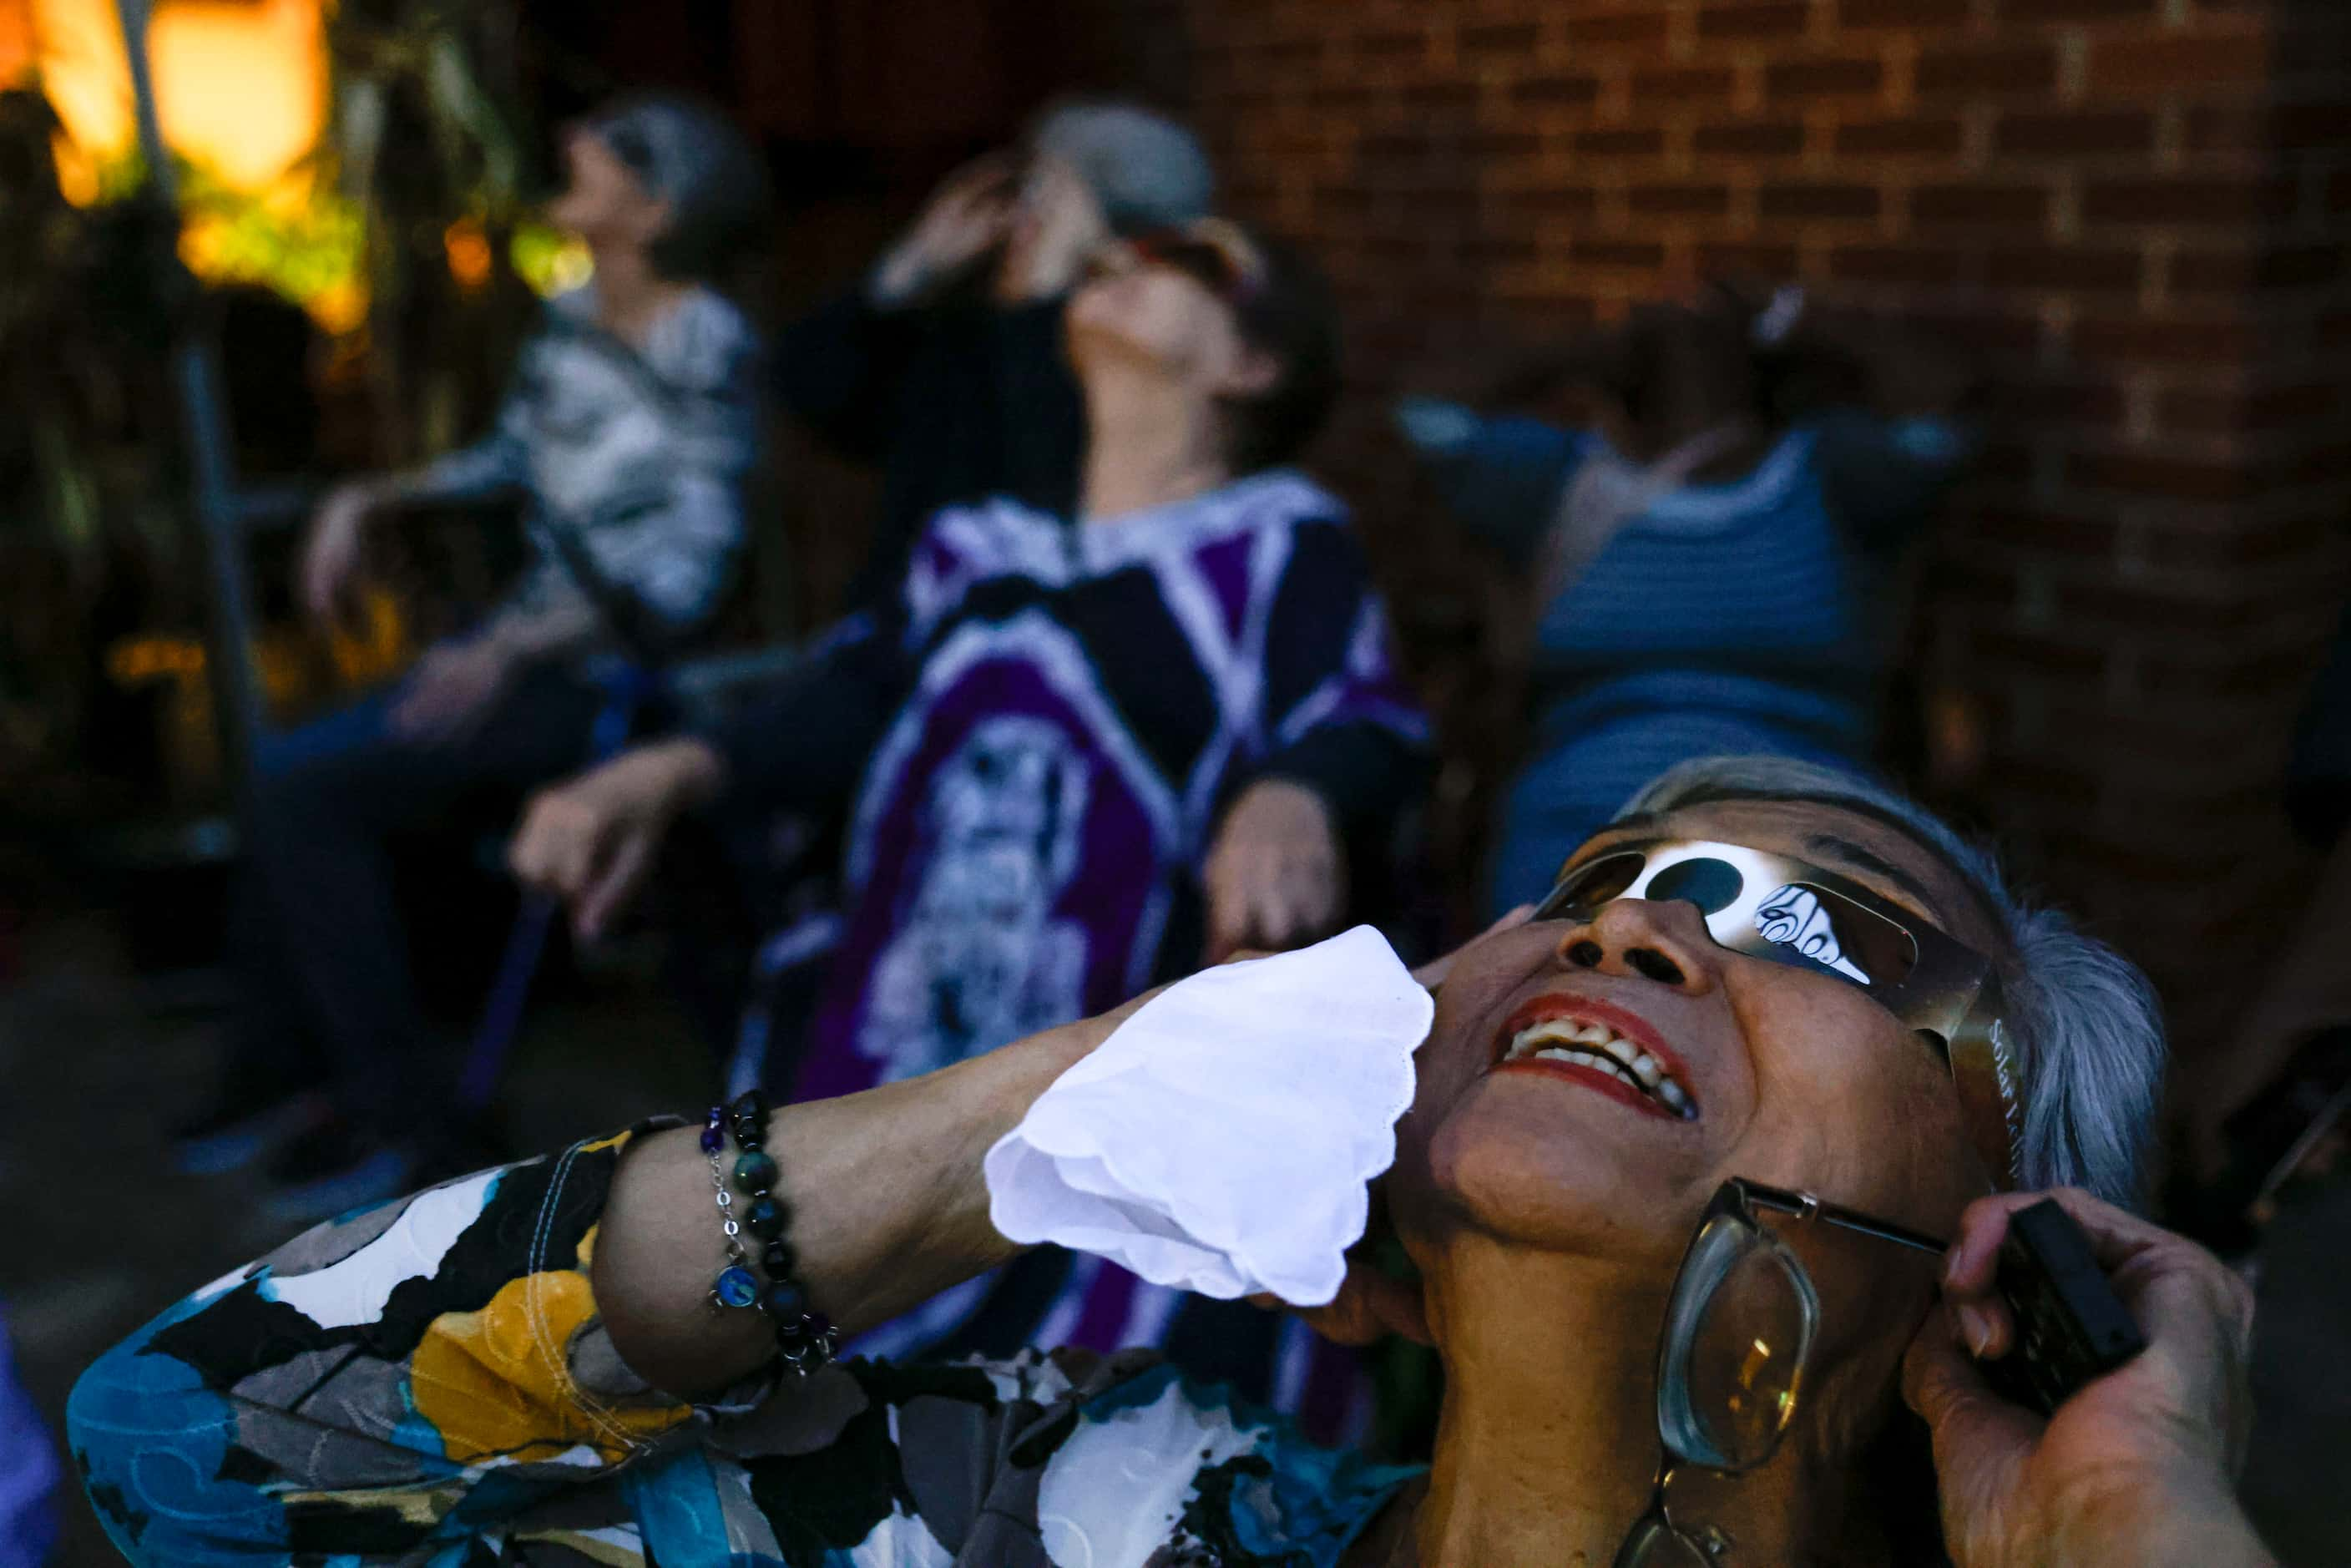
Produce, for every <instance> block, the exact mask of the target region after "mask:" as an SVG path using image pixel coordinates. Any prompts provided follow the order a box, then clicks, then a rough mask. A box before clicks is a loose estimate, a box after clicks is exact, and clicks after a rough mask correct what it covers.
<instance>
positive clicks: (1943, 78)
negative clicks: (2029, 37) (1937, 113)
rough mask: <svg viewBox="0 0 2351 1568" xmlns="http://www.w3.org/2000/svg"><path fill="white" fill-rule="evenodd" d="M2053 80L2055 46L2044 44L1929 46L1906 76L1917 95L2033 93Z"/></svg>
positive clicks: (2052, 84) (2027, 95) (2034, 95)
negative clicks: (1912, 73)
mask: <svg viewBox="0 0 2351 1568" xmlns="http://www.w3.org/2000/svg"><path fill="white" fill-rule="evenodd" d="M2056 86H2057V51H2056V48H2055V47H2053V46H2052V45H2048V44H2023V45H2017V44H2003V45H1996V46H1994V47H1989V48H1959V47H1950V48H1944V47H1936V48H1929V49H1928V50H1926V51H1924V52H1923V53H1921V54H1920V55H1919V57H1918V63H1917V68H1916V71H1915V74H1914V76H1913V78H1912V87H1913V89H1915V90H1916V91H1917V95H1918V96H1919V97H1920V98H1922V99H1939V98H1992V97H2001V96H2005V97H2011V98H2039V97H2042V96H2043V95H2045V94H2047V93H2050V92H2053V91H2054V90H2055V89H2056Z"/></svg>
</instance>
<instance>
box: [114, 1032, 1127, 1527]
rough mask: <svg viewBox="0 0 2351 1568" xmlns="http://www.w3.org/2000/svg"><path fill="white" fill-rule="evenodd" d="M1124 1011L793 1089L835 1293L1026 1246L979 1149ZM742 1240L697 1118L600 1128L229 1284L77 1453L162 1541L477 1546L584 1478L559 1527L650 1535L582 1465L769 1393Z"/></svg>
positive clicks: (806, 1190) (820, 1248)
mask: <svg viewBox="0 0 2351 1568" xmlns="http://www.w3.org/2000/svg"><path fill="white" fill-rule="evenodd" d="M1115 1021H1116V1019H1097V1020H1091V1021H1089V1022H1085V1023H1080V1024H1076V1025H1071V1026H1068V1027H1066V1028H1063V1029H1060V1030H1053V1031H1050V1033H1047V1034H1044V1035H1040V1036H1036V1037H1033V1038H1031V1039H1030V1040H1025V1041H1022V1042H1019V1043H1018V1044H1015V1045H1012V1046H1009V1047H1007V1048H1006V1049H1004V1050H1002V1051H997V1052H994V1053H992V1054H991V1055H988V1056H987V1057H983V1058H981V1059H979V1060H977V1061H971V1062H968V1063H966V1064H964V1065H963V1066H959V1067H956V1068H952V1069H950V1070H948V1071H945V1072H941V1073H938V1074H935V1075H934V1076H932V1077H929V1078H925V1079H919V1080H914V1081H912V1082H904V1083H898V1084H893V1085H891V1086H890V1087H888V1088H884V1089H879V1090H875V1091H873V1092H870V1093H866V1094H860V1095H855V1096H852V1097H850V1098H847V1099H843V1100H836V1101H831V1102H825V1103H816V1104H810V1105H801V1106H795V1107H792V1108H790V1109H788V1110H785V1111H781V1112H778V1113H775V1115H774V1116H773V1118H772V1120H771V1123H770V1128H769V1135H768V1145H767V1146H768V1152H769V1153H770V1154H771V1155H773V1156H774V1157H775V1159H776V1160H777V1162H778V1165H779V1166H780V1167H781V1176H780V1178H779V1179H778V1181H777V1182H776V1184H775V1186H776V1189H777V1191H778V1193H779V1194H780V1195H781V1196H783V1197H785V1198H786V1199H787V1200H788V1201H789V1205H790V1207H791V1210H792V1214H793V1218H792V1222H791V1226H790V1228H789V1232H788V1235H789V1239H790V1240H791V1242H792V1245H793V1246H794V1247H795V1248H796V1249H798V1251H799V1258H800V1260H801V1261H800V1265H799V1276H800V1279H801V1281H802V1282H803V1283H804V1284H805V1285H806V1286H807V1287H808V1289H809V1291H810V1296H811V1298H812V1300H813V1301H814V1302H815V1304H816V1306H817V1307H818V1308H819V1309H820V1310H822V1311H824V1312H829V1313H830V1314H831V1316H832V1317H833V1318H834V1319H835V1320H836V1321H837V1322H841V1324H843V1325H844V1326H846V1327H849V1328H852V1329H854V1328H856V1327H858V1326H860V1325H863V1324H868V1323H872V1322H876V1321H879V1320H881V1319H883V1318H887V1317H890V1316H892V1315H893V1314H895V1313H896V1312H900V1311H902V1310H904V1308H906V1307H908V1306H911V1305H913V1304H914V1303H915V1302H916V1301H919V1300H921V1299H922V1298H923V1297H924V1296H925V1294H926V1293H928V1292H931V1291H936V1290H939V1289H941V1288H944V1287H945V1286H947V1285H949V1284H953V1283H955V1282H956V1281H960V1280H962V1279H964V1278H966V1277H967V1276H968V1275H970V1274H971V1273H973V1272H975V1271H977V1270H982V1269H985V1268H987V1267H989V1266H991V1265H993V1264H995V1263H998V1262H999V1261H1001V1260H1004V1259H1005V1258H1007V1257H1008V1256H1009V1255H1010V1254H1011V1252H1012V1251H1013V1250H1014V1249H1013V1248H1012V1246H1011V1245H1010V1244H1009V1243H1008V1242H1006V1241H1004V1240H1003V1239H1001V1238H1000V1237H998V1235H997V1234H996V1233H995V1231H994V1230H993V1229H992V1228H990V1226H989V1224H988V1221H987V1194H986V1188H985V1183H984V1180H983V1177H982V1175H981V1165H980V1162H981V1158H982V1156H983V1155H985V1154H986V1152H987V1148H988V1147H989V1145H991V1144H992V1143H994V1142H995V1140H996V1139H997V1138H998V1136H1000V1135H1001V1134H1003V1133H1004V1132H1005V1131H1007V1130H1008V1129H1009V1128H1010V1127H1011V1126H1013V1125H1014V1124H1015V1123H1016V1122H1017V1121H1018V1119H1019V1117H1020V1115H1021V1114H1022V1113H1024V1112H1025V1111H1026V1109H1027V1107H1028V1105H1029V1103H1030V1102H1031V1101H1032V1100H1034V1099H1035V1098H1036V1096H1037V1095H1038V1094H1039V1093H1040V1092H1043V1090H1044V1089H1045V1088H1046V1087H1047V1086H1048V1085H1049V1084H1050V1083H1051V1082H1053V1080H1054V1079H1055V1078H1056V1077H1057V1076H1058V1075H1059V1074H1060V1073H1061V1071H1062V1070H1063V1069H1064V1068H1066V1067H1067V1066H1068V1065H1069V1064H1070V1063H1071V1062H1073V1061H1076V1060H1077V1059H1078V1058H1079V1057H1081V1056H1082V1055H1083V1054H1084V1053H1085V1052H1086V1051H1089V1050H1091V1049H1092V1047H1093V1046H1094V1045H1095V1044H1096V1043H1098V1042H1099V1041H1100V1040H1102V1039H1103V1038H1105V1037H1106V1036H1107V1034H1108V1032H1109V1030H1110V1029H1111V1028H1113V1027H1114V1024H1115ZM723 1261H724V1249H723V1240H722V1237H721V1233H720V1229H719V1223H718V1215H717V1209H716V1206H715V1205H714V1203H713V1201H712V1186H711V1181H710V1171H709V1165H708V1162H707V1161H706V1160H705V1158H704V1157H703V1156H702V1155H701V1154H700V1152H699V1150H698V1148H697V1147H696V1146H695V1137H694V1134H693V1133H692V1131H691V1130H690V1129H689V1130H686V1131H684V1132H671V1131H659V1130H652V1129H641V1130H640V1131H638V1132H636V1133H633V1134H622V1135H620V1136H617V1137H611V1138H600V1139H591V1140H589V1141H588V1142H585V1143H582V1144H580V1145H575V1146H573V1147H572V1148H570V1149H568V1150H566V1151H564V1152H563V1153H562V1154H561V1155H555V1156H552V1157H549V1158H546V1159H540V1160H534V1161H530V1162H528V1163H527V1164H524V1165H519V1166H509V1167H507V1168H505V1169H503V1170H496V1171H485V1172H482V1173H480V1174H479V1175H477V1176H470V1177H466V1178H465V1179H464V1180H461V1181H456V1182H452V1183H449V1184H446V1185H444V1186H440V1187H436V1188H433V1189H431V1190H429V1191H427V1192H423V1193H420V1194H417V1195H415V1196H414V1197H410V1198H406V1199H402V1200H399V1201H397V1202H395V1203H392V1204H389V1205H385V1206H383V1207H381V1208H377V1209H374V1210H370V1211H365V1212H362V1213H360V1214H357V1215H352V1216H349V1217H346V1218H343V1219H340V1220H338V1221H334V1222H331V1223H329V1224H327V1225H324V1226H321V1227H319V1228H317V1229H315V1230H312V1231H310V1232H308V1234H306V1235H304V1236H301V1237H298V1238H297V1239H294V1240H293V1241H290V1242H288V1243H287V1245H285V1246H284V1247H281V1248H279V1249H277V1251H276V1252H273V1253H271V1254H270V1255H269V1256H268V1257H267V1258H265V1259H263V1260H260V1261H259V1262H256V1263H255V1264H252V1265H250V1266H248V1267H246V1268H245V1269H241V1270H236V1271H235V1272H234V1273H232V1274H230V1275H228V1276H226V1277H225V1278H223V1279H222V1280H219V1281H215V1282H214V1283H213V1284H211V1285H209V1286H206V1287H205V1288H204V1290H202V1291H198V1292H197V1293H196V1294H194V1295H193V1296H191V1297H190V1298H188V1299H187V1300H186V1301H183V1302H181V1303H179V1304H178V1305H176V1306H174V1307H172V1308H171V1309H170V1310H168V1311H166V1312H164V1313H163V1314H162V1315H161V1316H160V1317H158V1318H157V1319H156V1320H155V1321H154V1322H152V1323H150V1324H148V1325H147V1326H146V1327H145V1328H143V1329H141V1331H140V1332H139V1333H136V1334H134V1335H132V1336H131V1338H130V1339H129V1340H127V1341H125V1342H124V1343H122V1344H120V1345H118V1346H117V1347H116V1348H115V1349H113V1350H112V1351H110V1352H109V1353H108V1354H106V1355H104V1356H102V1357H101V1358H99V1361H98V1363H97V1364H95V1365H93V1366H92V1367H91V1368H90V1369H89V1372H88V1373H86V1374H85V1375H83V1377H82V1379H81V1381H80V1382H79V1384H78V1385H77V1386H76V1388H75V1390H74V1395H73V1398H72V1401H71V1404H70V1406H69V1408H68V1428H69V1433H70V1437H71V1443H72V1448H73V1452H74V1454H75V1456H76V1458H77V1459H78V1461H79V1463H80V1465H81V1467H82V1470H83V1474H84V1476H85V1479H86V1481H87V1484H88V1486H89V1493H90V1500H91V1502H92V1504H93V1506H94V1507H95V1508H96V1509H97V1511H98V1513H99V1518H100V1519H101V1520H102V1521H104V1523H105V1525H106V1527H107V1530H108V1531H109V1533H110V1535H111V1536H112V1538H113V1540H114V1542H115V1544H116V1545H117V1546H118V1547H119V1548H120V1550H121V1551H122V1552H123V1553H124V1555H125V1556H126V1557H128V1558H129V1559H130V1560H131V1562H133V1563H139V1564H142V1565H143V1564H158V1565H162V1564H169V1565H171V1568H181V1565H183V1564H187V1563H219V1564H232V1563H254V1564H259V1563H286V1562H287V1561H289V1560H299V1561H313V1560H317V1561H327V1560H335V1561H352V1562H358V1561H360V1560H361V1559H362V1558H364V1560H365V1561H368V1562H389V1561H392V1560H393V1559H394V1558H395V1557H397V1558H398V1559H399V1560H400V1561H403V1562H405V1561H416V1562H423V1561H425V1560H427V1559H428V1558H429V1559H430V1560H432V1561H434V1562H440V1561H449V1562H455V1561H459V1560H460V1559H461V1558H463V1559H464V1560H465V1561H472V1560H473V1559H472V1558H466V1557H464V1552H465V1550H466V1543H468V1542H472V1543H475V1550H476V1551H478V1547H479V1543H481V1542H486V1541H494V1540H501V1539H504V1538H505V1536H506V1532H507V1527H508V1524H509V1522H510V1521H517V1520H518V1519H519V1518H520V1516H523V1515H525V1514H528V1513H532V1512H534V1511H538V1510H540V1509H542V1507H543V1506H544V1505H548V1504H549V1503H550V1502H551V1501H552V1500H554V1499H555V1498H556V1497H557V1496H558V1494H562V1493H573V1494H578V1500H576V1501H575V1502H572V1503H569V1504H559V1505H557V1506H558V1509H559V1511H561V1512H562V1513H563V1520H562V1525H561V1527H562V1528H565V1529H575V1530H581V1531H586V1530H591V1529H594V1528H597V1527H599V1526H604V1527H609V1528H610V1529H611V1530H612V1531H619V1532H626V1531H630V1530H632V1525H631V1524H630V1522H629V1518H628V1514H627V1512H626V1507H627V1503H628V1500H627V1499H626V1497H625V1496H623V1495H622V1494H620V1493H618V1492H616V1491H613V1490H610V1489H607V1490H601V1491H598V1492H596V1493H594V1494H592V1496H591V1495H586V1494H582V1493H581V1489H584V1488H588V1487H592V1486H594V1485H595V1484H596V1483H598V1482H601V1481H604V1480H607V1479H611V1475H612V1473H613V1472H614V1471H615V1470H616V1469H620V1468H622V1467H624V1466H632V1465H634V1464H636V1463H637V1462H639V1461H641V1460H643V1459H646V1458H650V1457H652V1456H653V1455H654V1454H655V1453H656V1452H666V1451H667V1450H668V1448H670V1446H671V1445H672V1444H673V1443H675V1442H678V1441H682V1440H684V1437H685V1435H687V1434H689V1433H691V1432H692V1431H693V1430H695V1423H694V1422H693V1419H692V1417H693V1415H694V1411H693V1407H692V1406H691V1405H689V1403H688V1401H689V1400H690V1399H692V1398H693V1397H695V1396H705V1395H715V1394H717V1393H719V1392H720V1391H722V1390H730V1389H731V1390H734V1391H736V1392H737V1396H738V1397H741V1396H747V1395H752V1394H757V1393H758V1392H760V1391H759V1390H758V1389H757V1388H756V1387H753V1386H748V1385H746V1384H745V1382H744V1380H745V1379H746V1378H747V1377H748V1376H749V1375H753V1374H755V1373H757V1372H758V1371H759V1369H760V1368H762V1367H763V1366H764V1365H765V1364H767V1363H768V1361H769V1360H770V1358H771V1357H772V1356H773V1355H774V1343H773V1341H772V1339H771V1338H770V1337H769V1335H768V1332H767V1331H766V1329H765V1327H764V1324H763V1322H762V1320H760V1318H759V1317H758V1314H757V1313H756V1312H749V1311H747V1310H735V1311H726V1310H722V1309H719V1308H716V1307H715V1306H713V1305H712V1304H711V1302H710V1301H709V1299H708V1292H709V1290H710V1284H711V1281H712V1280H713V1278H714V1277H715V1275H716V1272H717V1270H718V1269H719V1268H720V1266H721V1265H722V1262H723ZM798 1389H799V1385H798V1384H797V1383H796V1382H794V1381H792V1380H790V1379H789V1378H787V1380H786V1381H785V1382H784V1384H783V1385H781V1386H780V1387H779V1388H778V1389H777V1390H775V1391H773V1392H772V1393H770V1394H769V1395H768V1396H769V1397H774V1398H779V1399H789V1398H791V1397H793V1396H795V1395H796V1393H797V1392H798ZM616 1510H617V1511H616ZM518 1528H519V1526H518ZM339 1553H349V1554H352V1555H350V1556H349V1557H340V1556H338V1555H337V1554H339Z"/></svg>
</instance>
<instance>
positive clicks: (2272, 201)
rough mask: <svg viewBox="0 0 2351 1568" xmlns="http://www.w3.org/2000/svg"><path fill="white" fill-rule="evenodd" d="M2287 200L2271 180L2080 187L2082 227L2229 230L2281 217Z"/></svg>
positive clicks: (2287, 190) (2289, 193) (2286, 189)
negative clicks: (2184, 226) (2209, 227)
mask: <svg viewBox="0 0 2351 1568" xmlns="http://www.w3.org/2000/svg"><path fill="white" fill-rule="evenodd" d="M2293 199H2294V192H2293V189H2292V187H2290V186H2286V185H2283V184H2281V183H2279V182H2277V181H2273V180H2231V179H2219V178H2203V177H2192V176H2191V177H2187V178H2179V179H2151V180H2102V181H2098V182H2095V183H2091V184H2088V185H2085V187H2083V191H2082V221H2083V222H2085V223H2087V224H2093V225H2095V224H2166V225H2178V224H2219V225H2229V226H2231V227H2233V226H2235V225H2241V224H2247V223H2252V222H2256V221H2258V220H2260V219H2262V218H2269V217H2277V216H2282V215H2283V214H2284V213H2285V212H2286V211H2287V210H2289V209H2290V208H2291V205H2292V203H2293Z"/></svg>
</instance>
